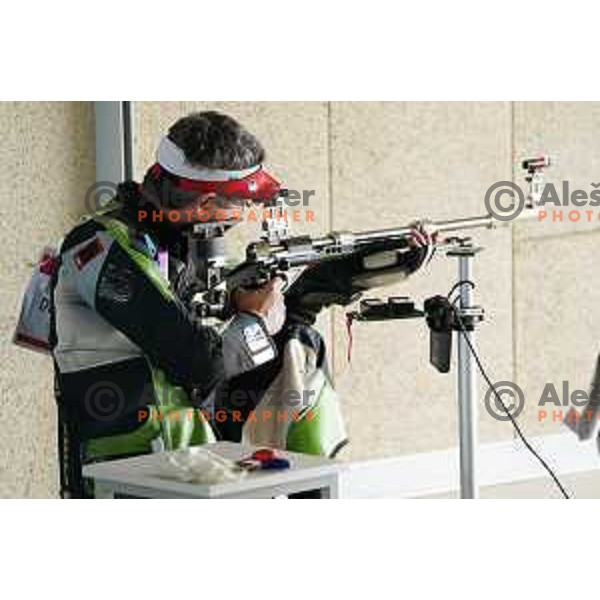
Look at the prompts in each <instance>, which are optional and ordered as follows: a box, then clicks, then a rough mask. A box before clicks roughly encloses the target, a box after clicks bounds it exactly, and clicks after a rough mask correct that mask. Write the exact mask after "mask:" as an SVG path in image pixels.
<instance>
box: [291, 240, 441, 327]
mask: <svg viewBox="0 0 600 600" xmlns="http://www.w3.org/2000/svg"><path fill="white" fill-rule="evenodd" d="M432 248H433V243H432V240H431V238H430V237H429V236H428V235H427V234H426V233H423V232H422V230H420V229H419V230H415V236H414V237H413V238H412V239H411V240H410V241H408V242H406V244H405V245H403V246H402V247H400V248H398V247H397V245H396V247H395V248H393V249H386V248H385V245H382V246H381V247H377V248H373V247H370V248H368V249H367V250H363V251H359V252H357V253H354V254H351V255H349V256H342V257H339V258H330V259H327V260H324V261H323V262H321V263H318V264H315V265H313V266H309V267H308V268H307V269H306V270H305V271H304V273H302V274H301V275H300V276H299V277H298V279H296V281H295V282H294V283H293V284H292V285H291V286H290V287H289V288H288V290H287V291H286V293H285V301H286V307H287V312H288V317H289V318H290V319H291V320H293V321H298V322H301V323H306V324H310V325H312V324H314V322H315V319H316V316H317V315H318V314H319V312H320V311H321V310H322V309H323V308H327V307H329V306H331V305H333V304H336V305H339V306H346V305H348V304H350V303H351V302H353V301H355V300H357V299H358V298H359V297H360V296H361V294H362V293H363V292H365V291H367V290H369V289H372V288H375V287H381V286H384V285H389V284H391V283H395V282H398V281H401V280H402V279H405V278H406V277H408V275H410V274H411V273H414V272H415V271H416V270H417V269H419V267H421V266H422V265H423V263H424V262H425V261H427V260H428V259H429V258H430V257H431V254H432Z"/></svg>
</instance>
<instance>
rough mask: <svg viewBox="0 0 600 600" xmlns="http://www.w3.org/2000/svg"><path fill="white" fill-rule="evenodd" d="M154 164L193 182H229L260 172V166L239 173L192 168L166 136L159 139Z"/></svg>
mask: <svg viewBox="0 0 600 600" xmlns="http://www.w3.org/2000/svg"><path fill="white" fill-rule="evenodd" d="M156 162H158V164H159V165H160V166H161V167H163V168H164V169H166V170H167V171H169V173H172V174H173V175H177V176H178V177H185V178H186V179H194V180H195V181H231V180H237V179H243V178H244V177H248V175H252V173H256V171H258V170H260V165H256V166H255V167H250V168H249V169H242V170H240V171H227V170H225V169H204V168H202V167H200V168H198V167H194V166H192V165H191V164H190V163H189V162H188V161H187V159H186V158H185V154H184V152H183V150H182V149H181V148H180V147H179V146H177V145H176V144H174V143H173V142H172V141H171V140H170V139H169V138H168V137H167V136H166V135H165V136H163V137H162V138H161V140H160V142H159V144H158V148H157V150H156Z"/></svg>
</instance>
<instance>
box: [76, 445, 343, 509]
mask: <svg viewBox="0 0 600 600" xmlns="http://www.w3.org/2000/svg"><path fill="white" fill-rule="evenodd" d="M202 448H206V449H208V450H210V451H211V452H214V453H215V454H217V455H219V456H222V457H223V458H226V459H229V460H234V461H237V460H240V459H242V458H246V457H249V456H250V455H251V454H252V453H253V452H254V451H255V450H258V448H254V447H252V446H245V445H242V444H236V443H233V442H215V443H214V444H205V445H204V446H202ZM281 454H282V456H284V457H285V458H287V459H288V460H289V461H290V465H291V466H290V468H289V469H286V470H282V471H272V470H258V471H252V472H249V473H248V474H247V475H246V476H245V477H242V478H240V479H237V480H235V481H225V482H222V483H214V484H200V483H188V482H184V481H178V480H177V479H174V478H167V477H165V476H164V468H163V467H162V465H164V456H161V454H145V455H143V456H135V457H133V458H124V459H120V460H111V461H105V462H99V463H93V464H89V465H86V466H85V467H84V468H83V476H84V477H86V478H89V479H92V480H93V482H94V495H95V497H96V498H115V495H117V496H118V495H120V496H126V497H135V498H207V499H208V498H212V499H215V498H275V497H277V496H282V495H289V494H296V493H298V492H305V491H309V490H319V492H320V497H321V498H338V497H339V476H340V473H341V471H342V470H344V469H345V468H347V465H344V463H340V462H337V461H335V460H332V459H328V458H324V457H322V456H312V455H309V454H298V453H296V452H282V453H281Z"/></svg>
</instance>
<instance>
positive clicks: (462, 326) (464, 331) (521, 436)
mask: <svg viewBox="0 0 600 600" xmlns="http://www.w3.org/2000/svg"><path fill="white" fill-rule="evenodd" d="M464 283H466V282H464V281H459V282H458V284H457V285H462V284H464ZM473 287H475V286H473ZM454 289H456V286H454V287H453V288H452V290H451V292H450V293H452V291H453V290H454ZM448 295H450V294H448ZM452 309H453V310H454V314H455V315H456V317H457V319H458V323H459V325H460V329H459V330H460V333H462V335H463V337H464V339H465V341H466V342H467V345H468V346H469V350H470V352H471V354H472V355H473V358H474V359H475V362H476V363H477V367H478V368H479V371H480V373H481V375H482V376H483V378H484V379H485V381H486V383H487V384H488V386H489V387H490V388H491V389H492V390H493V391H494V394H495V396H496V398H497V400H498V402H500V404H501V405H502V408H503V409H504V412H505V413H506V414H507V415H508V418H509V419H510V422H511V423H512V426H513V427H514V428H515V431H516V432H517V435H518V436H519V439H520V440H521V441H522V442H523V444H524V445H525V448H527V450H529V452H531V454H533V456H535V458H537V460H538V461H539V463H540V464H541V465H542V467H544V469H546V471H547V472H548V474H549V475H550V477H552V479H553V481H554V483H555V484H556V487H558V489H559V490H560V493H561V494H562V495H563V497H564V498H565V499H566V500H569V499H570V496H569V494H568V493H567V490H566V489H565V488H564V486H563V484H562V483H561V482H560V480H559V479H558V476H557V475H556V473H555V472H554V471H553V470H552V468H551V467H550V465H549V464H548V463H547V462H546V461H545V460H544V458H543V457H542V456H541V455H540V454H539V453H538V452H537V450H535V448H534V447H533V446H532V445H531V444H530V443H529V441H528V440H527V438H526V437H525V434H524V433H523V431H522V430H521V427H520V426H519V424H518V423H517V421H516V419H515V418H514V417H513V416H512V415H511V414H510V411H509V410H508V407H507V406H506V404H504V400H502V397H501V396H500V394H499V393H498V390H496V388H495V387H494V384H493V383H492V381H491V380H490V378H489V377H488V375H487V373H486V371H485V369H484V368H483V364H482V363H481V360H480V358H479V355H478V354H477V351H476V350H475V347H474V346H473V343H472V342H471V340H470V339H469V336H468V335H466V334H467V328H466V327H465V324H464V322H463V320H462V317H461V315H460V313H459V310H458V309H457V308H456V306H454V305H452Z"/></svg>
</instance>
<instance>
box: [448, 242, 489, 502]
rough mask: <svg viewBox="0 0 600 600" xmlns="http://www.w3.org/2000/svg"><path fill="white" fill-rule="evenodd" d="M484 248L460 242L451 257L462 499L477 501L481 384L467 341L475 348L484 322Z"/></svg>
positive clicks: (450, 253)
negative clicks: (479, 301)
mask: <svg viewBox="0 0 600 600" xmlns="http://www.w3.org/2000/svg"><path fill="white" fill-rule="evenodd" d="M480 250H482V248H479V247H475V246H473V244H472V243H471V241H470V239H469V238H464V239H461V240H458V241H457V244H456V246H455V247H454V248H452V249H451V250H449V251H448V252H447V253H446V254H447V256H456V257H457V258H458V278H459V279H458V281H459V293H460V296H459V306H458V310H457V313H458V316H459V321H460V322H459V323H458V324H457V327H456V329H457V336H458V365H457V367H458V435H459V451H460V497H461V498H477V497H478V495H479V490H478V485H477V446H478V435H477V430H478V420H477V381H476V377H475V375H476V371H475V370H476V364H475V357H474V356H473V353H472V352H471V349H470V348H469V343H468V341H467V339H468V340H469V341H470V342H471V344H472V345H473V346H474V344H475V326H476V324H477V323H478V322H479V321H482V320H483V309H482V308H481V307H478V306H474V305H473V295H474V294H473V288H474V287H475V286H474V284H473V279H472V272H473V259H474V257H475V255H476V254H477V252H479V251H480Z"/></svg>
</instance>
